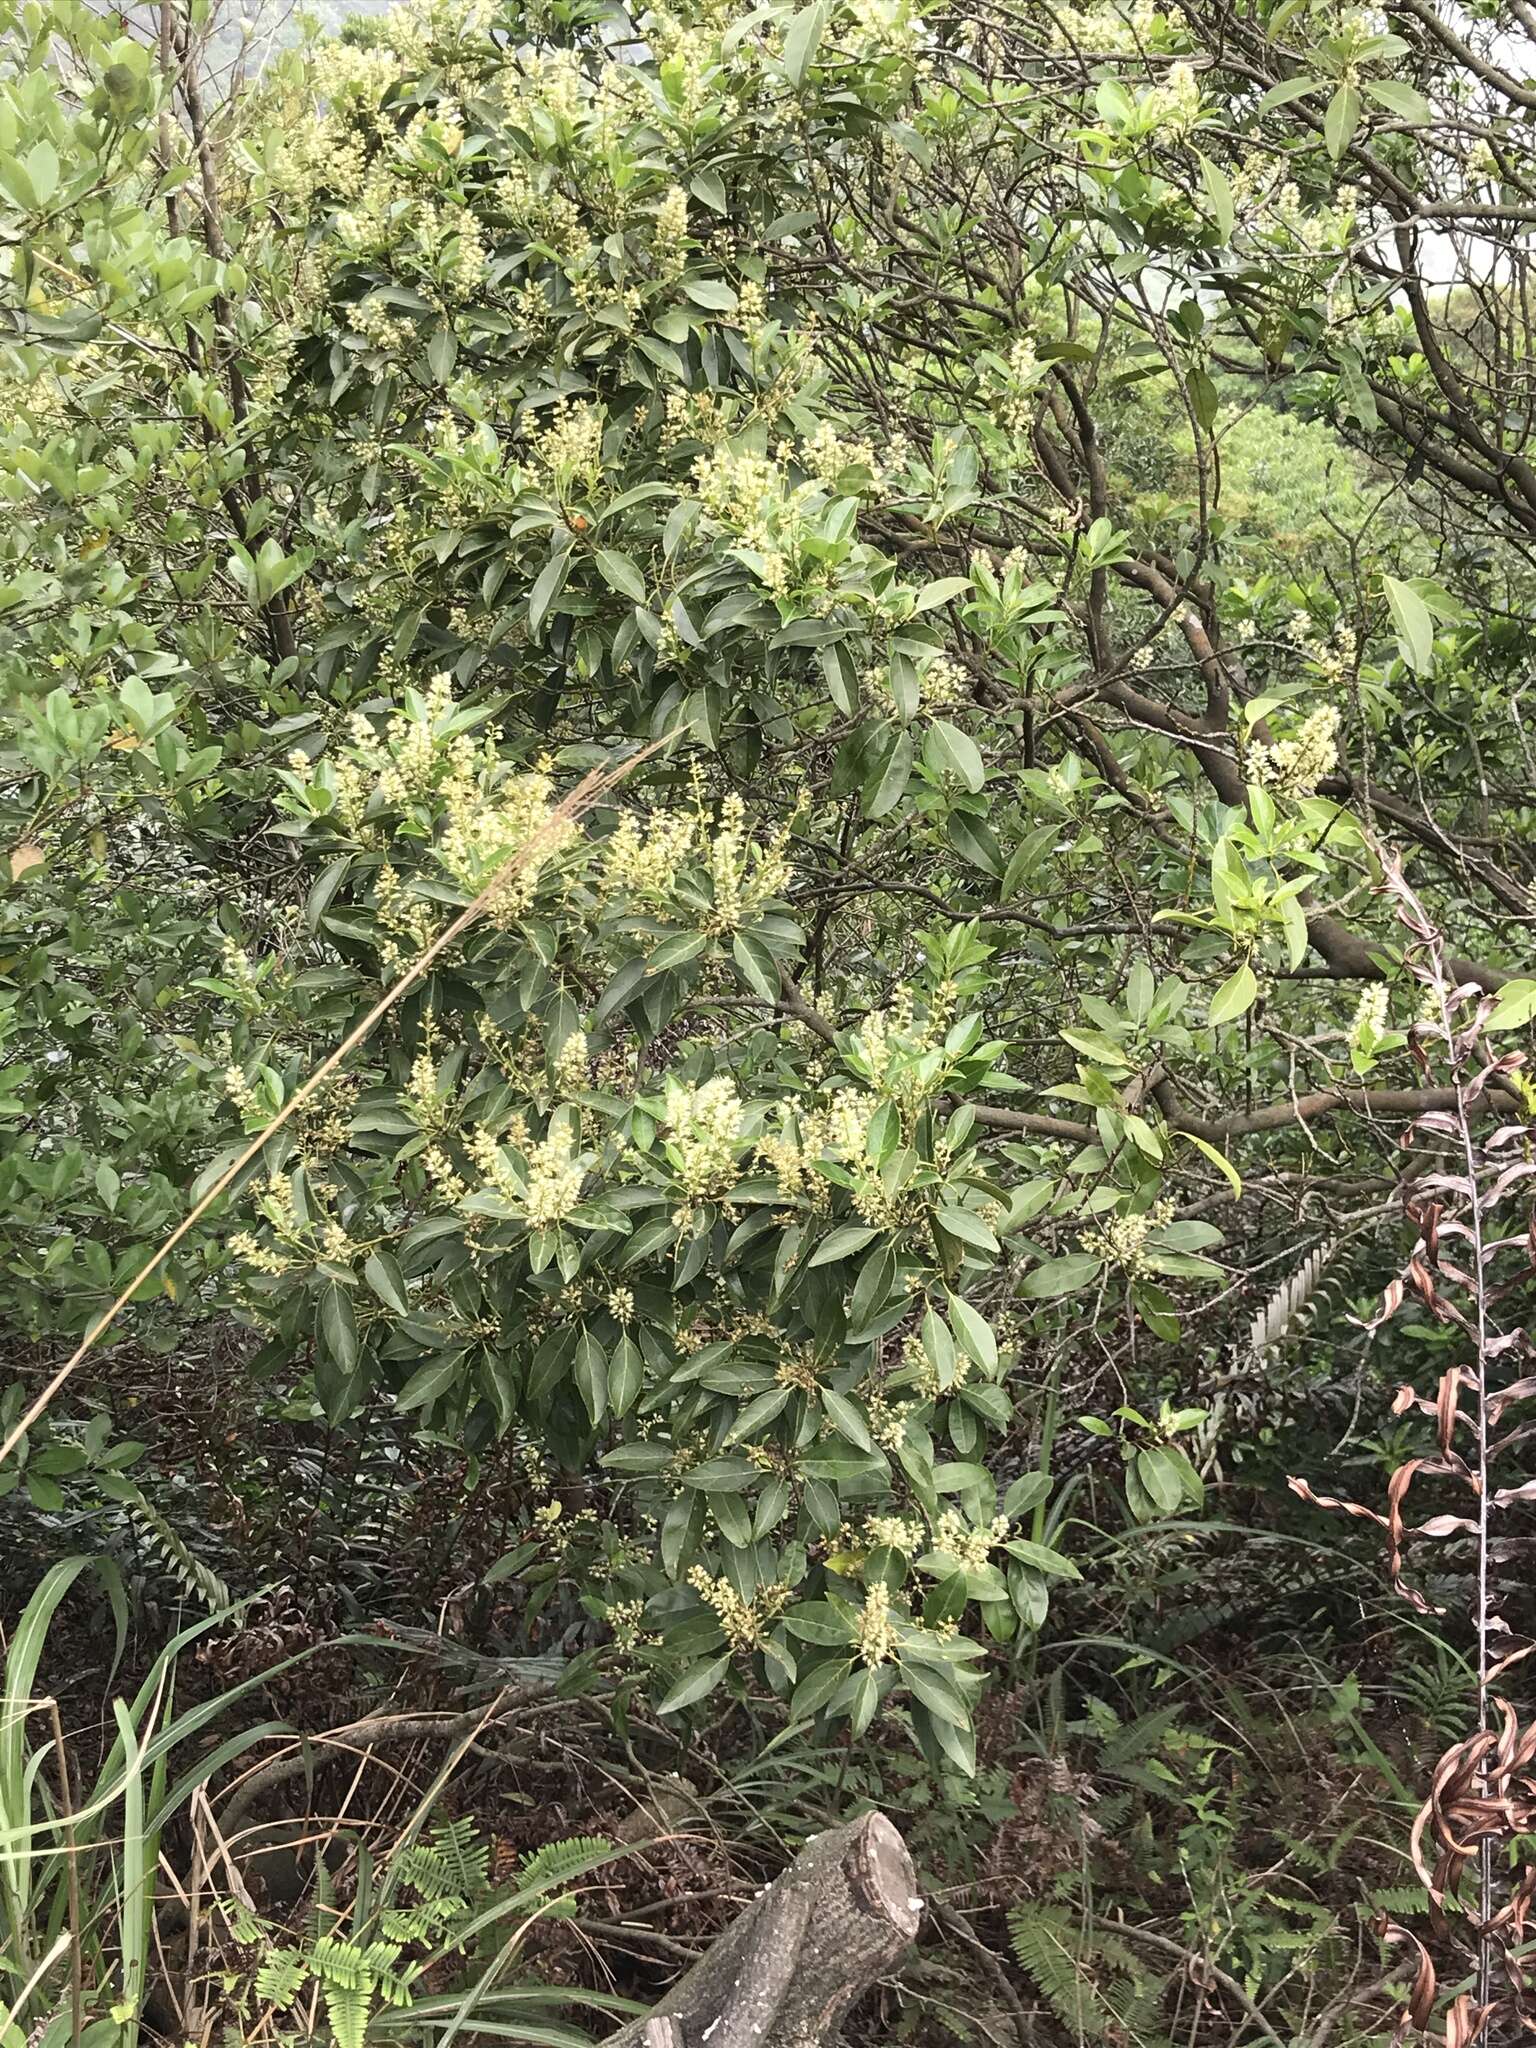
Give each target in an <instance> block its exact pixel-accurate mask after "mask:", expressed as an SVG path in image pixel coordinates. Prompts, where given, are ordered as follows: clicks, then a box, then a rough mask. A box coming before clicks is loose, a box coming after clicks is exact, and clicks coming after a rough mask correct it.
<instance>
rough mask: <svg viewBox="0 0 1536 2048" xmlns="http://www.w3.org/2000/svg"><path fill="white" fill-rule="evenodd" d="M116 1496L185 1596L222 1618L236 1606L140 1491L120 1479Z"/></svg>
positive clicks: (213, 1573) (224, 1587) (215, 1575)
mask: <svg viewBox="0 0 1536 2048" xmlns="http://www.w3.org/2000/svg"><path fill="white" fill-rule="evenodd" d="M114 1493H115V1495H116V1497H117V1498H118V1499H119V1500H121V1502H122V1504H123V1506H124V1507H125V1508H126V1509H127V1510H128V1513H129V1514H130V1515H131V1516H132V1518H133V1520H134V1521H135V1522H136V1523H137V1524H138V1526H139V1530H140V1532H141V1534H142V1535H144V1536H145V1537H146V1538H147V1539H148V1541H149V1542H150V1543H151V1544H152V1545H153V1546H154V1548H155V1549H156V1550H157V1551H159V1552H160V1554H161V1556H162V1558H163V1559H164V1561H165V1563H166V1565H167V1566H168V1567H169V1568H170V1571H171V1573H172V1575H173V1577H175V1578H176V1579H177V1580H178V1581H179V1582H180V1584H181V1586H182V1588H183V1590H184V1591H185V1592H188V1593H190V1594H191V1595H192V1596H193V1598H194V1599H197V1600H200V1601H201V1602H202V1604H203V1605H204V1607H206V1608H207V1610H208V1612H209V1613H210V1614H220V1613H222V1612H223V1611H224V1609H225V1608H227V1607H233V1606H234V1604H235V1596H234V1594H233V1593H232V1592H231V1591H230V1589H229V1587H228V1586H227V1585H226V1584H225V1582H224V1581H223V1579H221V1578H220V1577H219V1575H218V1573H217V1572H216V1571H213V1570H212V1569H211V1568H210V1567H209V1566H208V1565H205V1564H204V1563H203V1561H202V1559H201V1558H200V1557H197V1556H195V1555H194V1554H193V1553H192V1552H191V1551H190V1550H189V1549H188V1548H187V1546H186V1544H185V1543H184V1542H183V1541H182V1539H181V1538H180V1536H178V1535H177V1533H176V1531H175V1530H174V1529H173V1528H172V1527H171V1525H170V1523H169V1522H168V1521H167V1520H166V1519H165V1517H164V1515H162V1514H161V1512H160V1510H159V1509H158V1508H157V1507H156V1506H155V1505H154V1504H153V1502H151V1501H149V1500H147V1499H146V1498H145V1495H144V1493H143V1490H142V1489H141V1488H140V1487H138V1486H137V1485H135V1484H134V1482H133V1481H132V1480H131V1479H122V1478H121V1477H120V1478H119V1481H118V1484H117V1486H116V1487H115V1488H114Z"/></svg>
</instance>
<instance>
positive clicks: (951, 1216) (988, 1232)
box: [934, 1206, 998, 1252]
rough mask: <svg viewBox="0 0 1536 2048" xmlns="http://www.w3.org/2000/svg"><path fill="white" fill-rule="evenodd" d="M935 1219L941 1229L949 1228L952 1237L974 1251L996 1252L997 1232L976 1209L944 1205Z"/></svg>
mask: <svg viewBox="0 0 1536 2048" xmlns="http://www.w3.org/2000/svg"><path fill="white" fill-rule="evenodd" d="M934 1221H935V1222H936V1223H937V1224H938V1226H939V1228H940V1229H941V1230H947V1231H948V1232H949V1234H950V1236H951V1237H953V1238H956V1239H958V1241H959V1242H960V1243H961V1244H965V1245H969V1246H970V1247H971V1249H972V1250H973V1251H978V1252H995V1251H996V1250H997V1249H998V1242H997V1233H996V1232H995V1231H994V1230H993V1228H992V1226H991V1224H990V1223H986V1222H984V1221H983V1220H982V1218H981V1217H980V1216H978V1215H977V1214H976V1213H975V1211H974V1210H971V1209H957V1208H954V1207H951V1206H944V1207H941V1208H940V1209H939V1210H938V1211H937V1213H936V1214H935V1216H934Z"/></svg>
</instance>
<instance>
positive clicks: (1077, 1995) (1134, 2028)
mask: <svg viewBox="0 0 1536 2048" xmlns="http://www.w3.org/2000/svg"><path fill="white" fill-rule="evenodd" d="M1008 1927H1009V1932H1010V1933H1011V1934H1012V1937H1013V1949H1014V1954H1015V1955H1016V1956H1017V1957H1018V1959H1019V1962H1020V1963H1021V1964H1022V1966H1023V1968H1024V1969H1025V1970H1026V1971H1027V1972H1028V1973H1029V1975H1030V1977H1031V1978H1032V1979H1033V1981H1034V1983H1035V1986H1036V1988H1037V1989H1038V1990H1039V1992H1040V1994H1041V1996H1042V1997H1043V1998H1044V1999H1045V2001H1046V2003H1047V2004H1048V2005H1049V2006H1050V2008H1051V2010H1052V2011H1053V2012H1054V2013H1055V2015H1056V2017H1057V2019H1058V2020H1060V2022H1061V2024H1062V2025H1063V2026H1064V2027H1065V2028H1066V2029H1067V2030H1068V2032H1069V2033H1070V2034H1071V2036H1072V2038H1073V2040H1074V2041H1077V2042H1084V2041H1104V2042H1110V2043H1120V2042H1124V2041H1126V2040H1128V2039H1129V2040H1134V2041H1136V2042H1138V2043H1139V2044H1141V2048H1167V2042H1166V2037H1165V2036H1164V2035H1163V2034H1162V2033H1160V2032H1158V2031H1157V2027H1156V2021H1157V2014H1158V2008H1159V2005H1160V2003H1161V2001H1162V1996H1163V1988H1164V1987H1163V1984H1162V1983H1161V1981H1160V1980H1159V1979H1157V1978H1156V1977H1153V1976H1150V1975H1149V1974H1148V1973H1147V1971H1146V1970H1145V1969H1144V1967H1143V1966H1142V1965H1141V1963H1140V1962H1139V1960H1138V1959H1137V1958H1136V1956H1134V1955H1133V1954H1132V1952H1131V1951H1130V1949H1129V1948H1128V1947H1127V1946H1126V1945H1125V1943H1124V1942H1122V1941H1120V1940H1119V1939H1118V1938H1117V1937H1116V1936H1115V1935H1114V1933H1113V1932H1112V1930H1110V1929H1108V1928H1106V1927H1102V1926H1098V1925H1096V1924H1095V1923H1094V1922H1093V1921H1091V1920H1088V1919H1085V1918H1084V1916H1083V1914H1082V1911H1081V1909H1080V1908H1073V1907H1063V1906H1057V1905H1047V1904H1045V1903H1044V1902H1042V1901H1040V1900H1031V1901H1030V1902H1028V1903H1027V1904H1025V1905H1022V1906H1018V1907H1016V1908H1015V1909H1014V1910H1013V1912H1011V1913H1010V1914H1009V1916H1008Z"/></svg>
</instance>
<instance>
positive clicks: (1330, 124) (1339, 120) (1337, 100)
mask: <svg viewBox="0 0 1536 2048" xmlns="http://www.w3.org/2000/svg"><path fill="white" fill-rule="evenodd" d="M1360 113H1361V107H1360V95H1359V93H1358V92H1356V90H1355V88H1354V87H1353V86H1352V85H1341V86H1340V87H1339V89H1338V91H1337V92H1336V93H1335V94H1334V96H1333V98H1332V99H1331V100H1330V101H1329V102H1328V111H1327V113H1326V114H1325V115H1324V116H1323V141H1324V142H1325V143H1326V144H1327V146H1328V154H1329V155H1330V156H1331V157H1332V158H1333V160H1334V162H1335V163H1337V162H1338V160H1339V158H1340V157H1341V156H1342V155H1343V154H1344V152H1345V150H1346V149H1348V147H1349V145H1350V144H1351V142H1353V141H1354V139H1355V130H1356V129H1357V128H1358V127H1359V126H1360Z"/></svg>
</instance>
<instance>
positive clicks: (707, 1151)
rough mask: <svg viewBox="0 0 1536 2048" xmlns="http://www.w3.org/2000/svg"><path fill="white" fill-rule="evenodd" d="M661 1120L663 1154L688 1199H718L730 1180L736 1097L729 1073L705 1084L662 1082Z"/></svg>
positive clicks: (737, 1133) (737, 1132) (736, 1136)
mask: <svg viewBox="0 0 1536 2048" xmlns="http://www.w3.org/2000/svg"><path fill="white" fill-rule="evenodd" d="M662 1114H663V1120H664V1121H665V1123H666V1125H667V1127H668V1132H669V1135H668V1138H667V1153H668V1156H669V1158H670V1159H671V1161H672V1166H673V1170H674V1171H675V1172H676V1175H677V1179H678V1184H679V1186H680V1187H681V1188H682V1191H683V1193H684V1194H685V1195H687V1196H688V1197H689V1198H690V1199H691V1200H694V1201H698V1200H702V1199H704V1198H705V1197H708V1196H712V1195H720V1194H723V1193H724V1192H725V1190H726V1189H727V1188H728V1187H729V1186H730V1185H731V1183H732V1182H733V1181H734V1180H735V1178H736V1155H737V1152H738V1150H739V1149H740V1144H741V1097H740V1096H739V1095H738V1094H737V1093H736V1083H735V1082H734V1081H733V1080H732V1079H731V1077H730V1075H729V1074H716V1075H715V1076H714V1078H713V1079H712V1080H709V1081H693V1082H682V1081H672V1080H669V1081H668V1082H667V1087H666V1095H665V1098H664V1108H663V1112H662Z"/></svg>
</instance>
